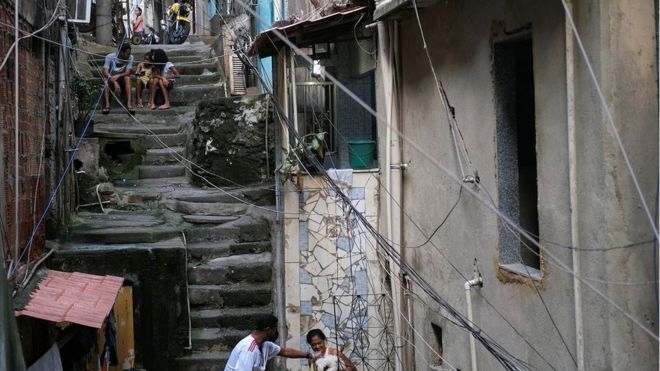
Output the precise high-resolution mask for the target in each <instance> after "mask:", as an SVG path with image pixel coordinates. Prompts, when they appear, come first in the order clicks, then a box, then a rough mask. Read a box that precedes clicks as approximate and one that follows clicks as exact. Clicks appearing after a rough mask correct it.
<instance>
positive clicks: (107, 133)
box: [94, 123, 181, 137]
mask: <svg viewBox="0 0 660 371" xmlns="http://www.w3.org/2000/svg"><path fill="white" fill-rule="evenodd" d="M145 126H146V127H145ZM180 130H181V128H180V126H179V125H177V124H174V125H144V126H143V125H141V124H138V123H135V124H134V125H126V124H98V123H95V124H94V136H96V137H113V136H112V135H113V134H116V133H122V134H142V135H150V134H158V135H160V134H177V133H178V132H179V131H180Z"/></svg>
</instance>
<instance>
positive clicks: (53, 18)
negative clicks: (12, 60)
mask: <svg viewBox="0 0 660 371" xmlns="http://www.w3.org/2000/svg"><path fill="white" fill-rule="evenodd" d="M15 1H18V0H15ZM61 3H62V0H57V4H55V9H54V10H53V14H52V15H51V18H50V19H49V20H48V22H46V24H45V25H43V26H42V27H41V28H39V29H38V30H36V31H34V32H32V33H29V34H27V35H25V36H21V37H19V38H18V39H17V40H16V41H14V42H13V43H12V44H11V45H10V46H9V49H8V50H7V54H6V55H5V57H4V58H3V59H2V63H0V71H1V70H2V69H3V68H4V67H5V64H6V63H7V61H8V60H9V56H10V55H11V52H12V50H13V49H14V47H16V46H17V44H18V42H19V41H21V40H23V39H26V38H28V37H31V36H34V35H36V34H38V33H39V32H41V31H43V30H45V29H47V28H48V27H50V26H51V25H52V24H53V23H54V22H55V20H56V19H57V15H58V12H57V10H58V8H60V7H61V5H62V4H61ZM13 28H14V27H12V29H13ZM19 32H21V31H20V30H19Z"/></svg>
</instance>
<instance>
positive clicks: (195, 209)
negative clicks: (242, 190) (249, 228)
mask: <svg viewBox="0 0 660 371" xmlns="http://www.w3.org/2000/svg"><path fill="white" fill-rule="evenodd" d="M164 204H165V207H167V208H168V209H170V210H172V211H176V212H179V213H182V214H188V215H238V214H243V213H245V211H246V210H247V207H248V205H246V204H244V203H226V202H188V201H179V200H168V201H167V202H165V203H164Z"/></svg>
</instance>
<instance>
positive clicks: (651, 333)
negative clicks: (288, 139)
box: [239, 2, 659, 341]
mask: <svg viewBox="0 0 660 371" xmlns="http://www.w3.org/2000/svg"><path fill="white" fill-rule="evenodd" d="M239 4H242V3H240V2H239ZM242 6H243V7H245V8H246V10H247V11H248V12H250V14H252V15H253V16H254V17H255V19H257V20H259V21H260V22H263V19H261V17H260V16H259V15H258V14H257V13H256V12H254V11H253V10H252V9H249V8H248V7H246V6H245V5H244V4H242ZM272 32H273V33H274V34H275V35H276V36H277V37H278V38H279V39H280V40H282V41H283V42H284V43H285V44H286V45H287V46H288V47H290V48H291V49H292V50H294V51H295V52H296V53H297V54H298V55H299V56H300V57H301V58H303V59H304V60H306V61H307V62H308V63H309V64H310V65H312V64H313V62H312V61H311V59H310V58H309V56H307V55H306V54H305V53H304V52H303V51H302V50H300V48H298V47H297V46H296V45H294V44H293V42H291V40H289V39H288V38H287V37H286V36H284V35H282V33H281V32H279V31H278V30H277V29H272ZM326 77H327V78H328V79H329V80H331V81H332V82H334V83H335V85H336V86H337V87H339V88H340V89H341V90H342V91H343V92H344V93H345V94H347V95H348V96H349V97H351V98H352V99H353V100H354V101H355V102H357V103H358V104H359V105H360V106H361V107H362V108H364V109H365V110H366V111H367V112H369V113H370V114H371V115H373V116H374V117H375V118H376V119H377V121H379V122H381V123H383V125H386V126H388V127H390V128H391V130H392V131H393V132H394V133H396V134H397V135H398V136H399V137H400V138H401V139H402V140H403V141H404V142H406V143H408V145H410V146H411V147H412V148H414V149H415V150H417V151H418V152H419V153H420V154H421V155H422V156H424V157H425V158H426V159H427V160H428V161H430V162H431V163H432V164H433V165H434V166H435V167H437V168H438V169H439V170H441V171H442V172H444V173H445V174H446V175H447V176H449V178H450V179H452V180H453V181H454V182H456V183H457V184H459V185H461V187H464V188H465V189H466V190H467V191H468V192H469V193H470V194H471V195H472V196H474V197H475V198H476V199H477V200H479V201H481V202H482V203H483V204H484V205H487V207H488V209H490V210H491V211H492V212H494V213H495V214H496V215H498V217H499V218H500V219H501V220H502V221H503V222H505V223H508V224H509V225H511V226H512V227H513V228H514V229H516V230H519V231H520V232H521V233H523V234H524V235H526V236H527V235H528V234H527V233H526V232H525V231H524V230H523V229H522V228H521V227H520V226H519V225H518V224H516V223H515V222H513V221H512V220H511V219H510V218H509V217H507V216H506V215H504V213H502V212H501V211H500V210H499V209H498V208H496V207H492V206H491V205H489V204H488V203H486V202H485V201H484V200H483V199H482V198H481V197H480V196H479V195H478V193H477V192H476V191H475V190H472V189H470V188H468V187H466V185H465V184H463V180H462V179H458V178H457V177H456V176H455V175H454V174H453V173H452V172H451V171H450V170H449V169H447V168H446V167H445V166H444V165H442V164H441V163H440V162H438V160H437V159H435V158H433V157H432V156H430V155H429V154H428V153H427V152H426V151H423V150H422V148H421V147H420V146H419V145H418V144H417V143H415V142H414V141H412V140H411V139H410V138H408V137H407V136H406V135H404V134H403V133H402V132H401V131H400V130H398V129H396V128H393V127H391V125H389V124H388V123H387V121H386V120H384V119H383V118H382V117H381V116H380V115H379V114H378V113H377V112H376V111H375V110H374V109H372V108H371V107H370V106H369V105H368V104H367V103H365V102H364V101H363V100H362V99H360V98H359V97H358V96H357V95H356V94H355V93H353V92H352V91H351V90H350V89H348V88H347V87H346V86H345V85H344V84H342V83H341V82H340V81H339V80H338V79H337V78H336V77H334V76H333V75H332V74H329V73H326ZM654 232H655V231H654ZM656 236H657V233H656ZM539 248H541V247H540V246H539ZM545 250H546V252H547V254H546V255H548V257H550V258H552V259H553V260H555V261H556V262H557V264H560V265H562V266H564V267H565V264H564V263H563V262H561V260H559V259H558V258H556V257H555V256H554V255H552V254H551V253H550V252H548V251H547V249H545ZM566 269H569V270H570V268H568V267H566ZM571 272H572V270H571ZM573 274H574V272H573ZM576 277H577V276H576ZM582 281H583V282H584V283H585V286H587V287H589V288H590V289H591V290H592V291H593V292H594V293H596V294H597V295H598V296H600V297H601V298H603V299H604V300H605V301H606V302H607V303H608V304H609V305H611V306H612V307H613V308H615V309H616V310H617V311H619V312H620V313H622V314H623V315H624V316H625V317H626V318H628V319H629V320H630V321H631V322H633V323H634V324H635V325H636V326H637V327H639V328H640V329H642V330H643V331H644V332H645V333H646V334H648V335H649V336H651V337H652V338H653V339H655V340H656V341H658V340H659V339H658V336H657V335H656V334H655V332H654V331H652V330H650V329H649V328H648V327H646V326H645V325H644V324H643V323H642V322H640V321H639V320H638V319H636V318H635V317H633V316H632V315H631V314H630V313H629V312H628V311H627V310H626V309H625V308H623V307H622V306H621V305H619V304H617V303H615V302H614V301H613V300H612V299H611V298H609V297H608V296H607V295H606V294H604V293H603V292H602V291H601V290H599V289H598V288H597V287H595V286H594V285H592V284H591V283H589V282H587V281H584V280H582Z"/></svg>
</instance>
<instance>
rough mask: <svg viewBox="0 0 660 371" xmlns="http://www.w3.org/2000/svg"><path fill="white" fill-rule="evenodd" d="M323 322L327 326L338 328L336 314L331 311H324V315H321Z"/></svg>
mask: <svg viewBox="0 0 660 371" xmlns="http://www.w3.org/2000/svg"><path fill="white" fill-rule="evenodd" d="M321 322H323V324H324V325H325V326H326V327H327V328H336V326H335V316H333V315H332V314H330V313H323V315H321Z"/></svg>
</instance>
